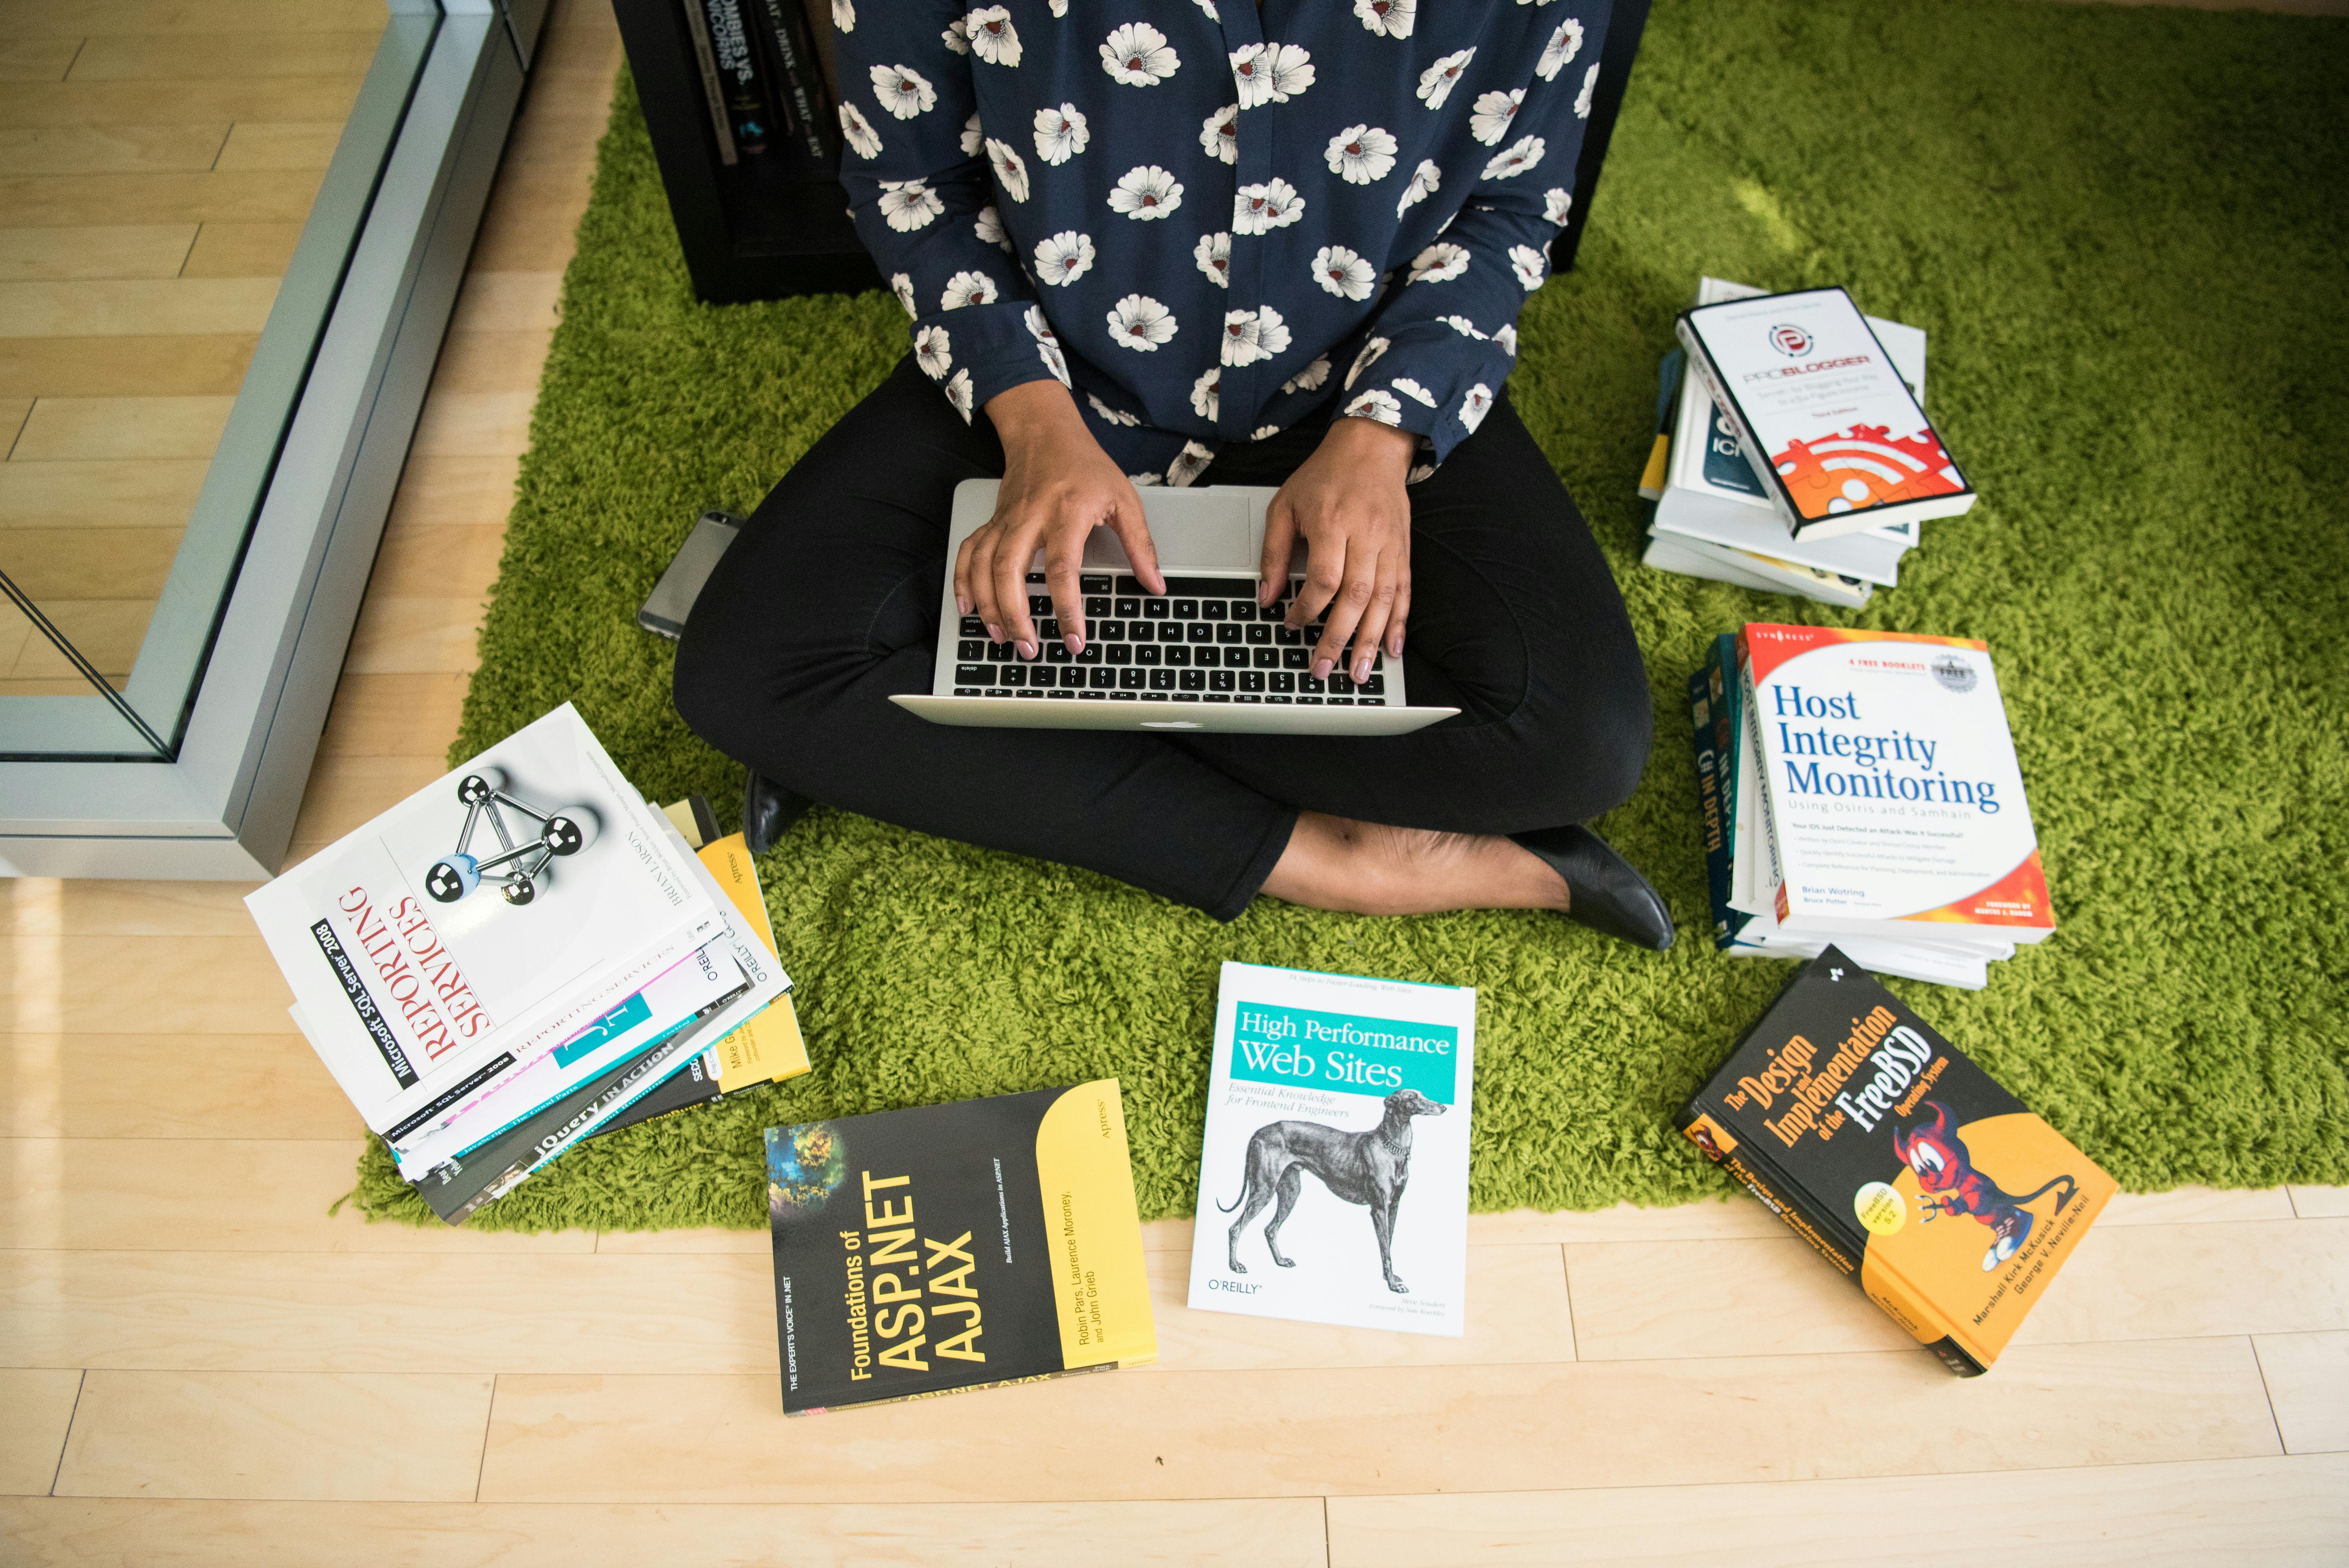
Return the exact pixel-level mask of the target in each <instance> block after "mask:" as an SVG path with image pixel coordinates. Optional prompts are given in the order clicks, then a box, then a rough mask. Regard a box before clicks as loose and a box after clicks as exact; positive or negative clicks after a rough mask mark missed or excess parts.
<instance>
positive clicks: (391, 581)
mask: <svg viewBox="0 0 2349 1568" xmlns="http://www.w3.org/2000/svg"><path fill="white" fill-rule="evenodd" d="M505 536H506V531H505V529H504V528H503V527H502V525H501V524H498V523H493V522H472V523H403V524H402V525H401V526H399V527H398V528H387V529H386V530H384V535H383V547H382V548H381V549H380V550H378V552H376V558H375V575H374V576H373V577H371V578H370V579H368V582H367V592H368V593H378V594H382V595H383V596H385V597H387V598H394V599H466V598H470V599H473V600H476V601H479V600H482V599H487V598H488V597H489V596H490V589H491V587H492V584H494V583H496V582H497V580H498V559H499V557H500V556H501V555H502V554H503V553H504V551H505ZM2288 1208H2289V1205H2287V1209H2288Z"/></svg>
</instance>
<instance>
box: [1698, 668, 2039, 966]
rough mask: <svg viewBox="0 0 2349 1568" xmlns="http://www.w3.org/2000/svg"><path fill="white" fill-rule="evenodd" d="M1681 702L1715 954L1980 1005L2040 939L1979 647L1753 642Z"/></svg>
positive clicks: (2010, 779) (2035, 890)
mask: <svg viewBox="0 0 2349 1568" xmlns="http://www.w3.org/2000/svg"><path fill="white" fill-rule="evenodd" d="M1689 700H1690V707H1691V717H1692V719H1693V720H1694V737H1695V741H1696V754H1697V765H1698V773H1699V794H1700V800H1701V802H1702V809H1703V812H1704V831H1705V844H1706V851H1707V854H1706V858H1707V862H1708V864H1707V869H1708V872H1709V873H1710V878H1711V882H1712V886H1713V934H1714V942H1715V944H1716V945H1717V946H1719V947H1720V948H1721V949H1722V950H1723V951H1724V952H1728V953H1732V954H1743V955H1752V956H1801V957H1813V956H1816V954H1818V953H1819V952H1820V951H1821V950H1822V948H1823V947H1824V946H1825V944H1826V942H1827V941H1828V940H1829V939H1833V940H1834V941H1835V942H1836V943H1837V944H1838V945H1839V946H1841V947H1842V948H1843V949H1844V950H1845V951H1846V952H1847V954H1849V955H1850V956H1851V957H1852V958H1854V959H1855V960H1857V962H1859V963H1860V964H1862V965H1866V966H1867V967H1868V968H1870V969H1873V970H1876V971H1878V972H1879V973H1885V974H1893V975H1907V976H1909V977H1911V978H1914V979H1921V980H1931V981H1937V982H1939V983H1941V984H1944V985H1963V986H1967V987H1969V988H1973V989H1979V988H1980V987H1981V986H1982V985H1984V984H1986V983H1987V978H1988V971H1987V965H1989V964H1990V963H1992V962H1994V961H1997V960H1999V959H2003V958H2009V957H2012V956H2013V953H2014V944H2016V943H2018V942H2023V943H2031V942H2038V941H2041V940H2043V939H2044V938H2045V937H2046V936H2047V935H2048V934H2050V933H2051V932H2052V931H2053V930H2054V925H2055V916H2054V906H2053V904H2052V903H2051V902H2050V900H2049V897H2048V892H2047V879H2046V873H2045V872H2044V868H2043V866H2042V864H2041V861H2040V854H2039V844H2038V838H2037V835H2036V833H2035V831H2034V830H2033V827H2032V822H2031V809H2030V806H2029V803H2028V802H2027V801H2026V799H2024V796H2023V775H2022V770H2021V768H2020V766H2019V764H2018V763H2017V761H2016V758H2015V754H2014V744H2013V738H2012V737H2011V735H2010V734H2009V732H2008V729H2007V724H2006V712H2005V707H2004V705H2003V704H2002V701H2001V699H2000V696H1999V690H1998V682H1997V678H1996V676H1995V673H1994V671H1993V670H1992V665H1991V658H1990V650H1989V648H1988V647H1987V646H1986V645H1983V644H1982V643H1980V642H1977V641H1973V640H1971V639H1967V638H1960V637H1934V636H1923V635H1915V634H1899V633H1885V632H1857V631H1844V630H1837V629H1835V628H1829V627H1815V626H1781V625H1769V624H1754V625H1749V626H1747V627H1746V628H1745V630H1744V633H1743V634H1739V635H1737V636H1734V637H1731V636H1723V637H1722V638H1719V639H1717V640H1716V642H1715V644H1714V646H1713V651H1712V658H1711V661H1710V663H1709V664H1708V665H1707V667H1706V668H1704V669H1702V670H1701V671H1699V672H1698V673H1697V675H1696V676H1693V677H1692V679H1691V683H1690V692H1689Z"/></svg>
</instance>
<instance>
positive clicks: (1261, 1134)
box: [1216, 1088, 1444, 1293]
mask: <svg viewBox="0 0 2349 1568" xmlns="http://www.w3.org/2000/svg"><path fill="white" fill-rule="evenodd" d="M1443 1114H1444V1107H1443V1106H1440V1105H1438V1104H1436V1103H1435V1102H1434V1101H1433V1100H1432V1099H1428V1098H1427V1097H1426V1096H1425V1095H1423V1094H1422V1093H1420V1092H1419V1091H1418V1090H1417V1089H1415V1088H1407V1089H1402V1090H1399V1091H1397V1092H1396V1093H1394V1094H1391V1095H1389V1096H1387V1113H1386V1116H1385V1117H1384V1118H1383V1119H1381V1121H1380V1122H1379V1124H1378V1125H1377V1126H1376V1127H1373V1128H1371V1129H1370V1130H1368V1131H1365V1132H1341V1131H1340V1130H1338V1129H1336V1128H1334V1127H1324V1126H1322V1125H1321V1124H1320V1123H1319V1122H1318V1121H1276V1122H1272V1123H1270V1124H1269V1125H1268V1126H1264V1127H1259V1128H1257V1130H1256V1134H1255V1136H1254V1137H1252V1138H1250V1139H1249V1140H1248V1146H1247V1187H1246V1189H1245V1190H1243V1191H1242V1192H1241V1193H1240V1196H1239V1201H1238V1202H1237V1203H1236V1204H1233V1205H1229V1206H1226V1205H1225V1204H1222V1203H1218V1204H1216V1211H1217V1212H1221V1213H1226V1214H1228V1213H1230V1212H1232V1209H1233V1208H1235V1207H1236V1208H1237V1209H1238V1210H1239V1212H1240V1217H1239V1218H1238V1219H1237V1220H1234V1221H1233V1222H1232V1233H1231V1249H1230V1253H1231V1265H1232V1272H1233V1273H1234V1274H1246V1273H1247V1265H1246V1264H1242V1263H1241V1262H1240V1232H1241V1231H1242V1230H1243V1229H1245V1228H1246V1227H1247V1224H1248V1222H1250V1221H1252V1220H1254V1219H1255V1218H1256V1217H1257V1215H1258V1214H1260V1213H1262V1212H1264V1206H1265V1205H1266V1204H1267V1203H1270V1202H1274V1200H1275V1198H1276V1197H1278V1207H1277V1208H1275V1209H1274V1210H1273V1212H1272V1218H1271V1219H1269V1220H1268V1221H1266V1222H1265V1226H1264V1244H1265V1248H1266V1250H1267V1251H1268V1252H1270V1253H1272V1261H1273V1262H1274V1263H1277V1264H1279V1265H1280V1266H1281V1267H1282V1268H1285V1269H1288V1268H1295V1267H1296V1266H1297V1264H1295V1263H1294V1262H1293V1261H1292V1260H1290V1259H1288V1258H1285V1257H1282V1256H1281V1255H1280V1227H1281V1226H1282V1225H1283V1224H1285V1223H1286V1222H1288V1213H1289V1211H1290V1210H1292V1209H1294V1208H1296V1207H1297V1194H1298V1191H1299V1189H1300V1188H1301V1187H1303V1185H1304V1183H1305V1173H1306V1172H1307V1171H1311V1172H1313V1174H1314V1175H1316V1176H1319V1178H1321V1185H1323V1186H1324V1187H1327V1188H1328V1189H1330V1192H1331V1193H1332V1194H1333V1195H1335V1196H1337V1197H1340V1198H1343V1199H1344V1200H1345V1201H1346V1202H1349V1203H1367V1204H1369V1205H1370V1210H1371V1229H1372V1230H1374V1231H1376V1232H1377V1233H1378V1237H1379V1267H1380V1268H1381V1270H1382V1271H1383V1272H1384V1273H1385V1274H1386V1276H1387V1288H1388V1289H1389V1290H1392V1291H1396V1292H1398V1293H1402V1292H1408V1291H1409V1289H1410V1287H1409V1286H1408V1285H1406V1284H1403V1283H1402V1279H1401V1278H1400V1277H1398V1276H1397V1274H1395V1271H1394V1222H1395V1207H1396V1205H1398V1204H1400V1203H1401V1202H1402V1190H1403V1185H1404V1183H1405V1182H1407V1181H1410V1180H1411V1119H1412V1118H1413V1117H1414V1116H1442V1115H1443Z"/></svg>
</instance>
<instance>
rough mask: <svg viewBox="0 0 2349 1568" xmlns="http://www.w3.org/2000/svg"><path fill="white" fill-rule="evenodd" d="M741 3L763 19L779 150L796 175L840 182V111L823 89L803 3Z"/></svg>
mask: <svg viewBox="0 0 2349 1568" xmlns="http://www.w3.org/2000/svg"><path fill="white" fill-rule="evenodd" d="M741 3H742V4H743V5H745V6H747V7H748V8H749V9H750V11H751V12H753V13H755V14H756V15H757V16H758V18H759V35H760V42H761V45H762V46H763V47H764V48H765V51H766V55H767V60H768V63H769V65H770V67H771V75H772V77H773V80H774V84H775V93H774V98H775V107H776V109H777V115H776V119H777V120H778V122H779V125H778V129H779V130H780V132H781V138H780V142H779V146H780V150H781V151H783V152H784V153H786V154H788V160H789V162H790V163H791V164H792V167H793V168H794V169H795V170H798V171H801V172H804V173H806V174H808V175H811V176H813V177H816V178H820V179H825V180H830V179H834V178H837V177H838V175H839V173H840V134H839V122H838V119H837V117H838V115H839V112H840V111H839V109H838V108H837V107H836V106H835V105H834V104H833V102H832V99H831V95H830V94H829V93H828V92H827V91H826V90H825V88H824V82H823V70H822V69H821V67H819V66H818V64H817V61H816V53H815V42H814V39H813V38H812V36H810V34H809V31H808V26H807V18H806V16H805V15H804V14H803V13H802V10H801V5H800V0H741ZM818 3H819V4H821V3H822V0H818Z"/></svg>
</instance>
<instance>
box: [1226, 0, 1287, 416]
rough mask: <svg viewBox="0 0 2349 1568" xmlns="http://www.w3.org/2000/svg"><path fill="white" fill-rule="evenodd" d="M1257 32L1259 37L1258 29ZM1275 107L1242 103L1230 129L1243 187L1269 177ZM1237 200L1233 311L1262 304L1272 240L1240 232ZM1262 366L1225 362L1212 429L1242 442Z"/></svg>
mask: <svg viewBox="0 0 2349 1568" xmlns="http://www.w3.org/2000/svg"><path fill="white" fill-rule="evenodd" d="M1240 8H1241V7H1240V6H1239V5H1234V6H1232V7H1230V9H1232V10H1235V11H1237V10H1239V9H1240ZM1226 28H1227V32H1226V36H1229V34H1228V28H1229V24H1226ZM1257 37H1258V38H1261V37H1262V33H1261V32H1260V31H1259V32H1258V34H1257ZM1254 41H1256V40H1255V39H1250V40H1244V41H1243V40H1235V41H1234V46H1235V47H1237V46H1240V45H1241V43H1242V42H1254ZM1234 90H1235V92H1237V83H1235V85H1234ZM1275 108H1278V105H1276V104H1272V103H1260V104H1257V105H1255V106H1254V107H1252V108H1251V107H1246V106H1243V107H1242V108H1241V109H1240V112H1239V115H1238V117H1237V120H1236V121H1235V129H1236V132H1237V136H1238V139H1239V144H1238V157H1239V162H1238V166H1237V184H1238V185H1239V186H1241V187H1242V188H1245V187H1247V186H1250V185H1263V184H1266V183H1267V182H1268V181H1270V180H1271V179H1272V171H1273V124H1272V115H1273V110H1274V109H1275ZM1238 205H1239V204H1238V201H1237V197H1235V199H1234V201H1233V212H1232V265H1231V303H1230V304H1229V306H1228V307H1227V308H1229V309H1231V310H1236V311H1261V310H1262V309H1263V308H1264V301H1265V295H1266V293H1267V290H1266V288H1265V251H1266V248H1267V247H1268V245H1270V244H1271V242H1272V232H1271V231H1267V232H1262V233H1257V234H1243V233H1241V232H1239V211H1238ZM1225 332H1226V328H1225V326H1224V325H1223V324H1222V323H1221V322H1217V323H1216V334H1217V336H1216V354H1217V356H1218V358H1219V359H1220V357H1221V355H1222V351H1223V335H1224V333H1225ZM1264 371H1265V366H1264V365H1263V364H1262V363H1258V364H1256V365H1247V366H1239V365H1226V366H1224V369H1223V377H1222V380H1221V383H1220V390H1219V392H1218V393H1217V397H1218V399H1219V403H1218V407H1217V408H1216V431H1217V433H1218V434H1220V435H1221V436H1223V437H1224V438H1226V440H1236V441H1244V440H1246V439H1247V437H1248V433H1249V432H1250V431H1251V430H1253V429H1255V428H1256V424H1257V418H1256V416H1257V410H1258V409H1259V408H1261V407H1263V405H1264V402H1265V399H1264V397H1263V396H1262V395H1261V393H1260V392H1259V391H1258V388H1259V387H1261V386H1262V385H1263V379H1264Z"/></svg>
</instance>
